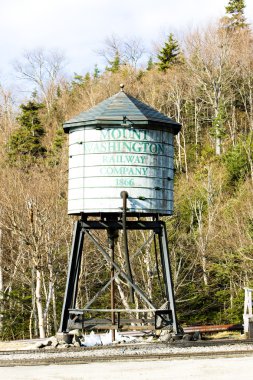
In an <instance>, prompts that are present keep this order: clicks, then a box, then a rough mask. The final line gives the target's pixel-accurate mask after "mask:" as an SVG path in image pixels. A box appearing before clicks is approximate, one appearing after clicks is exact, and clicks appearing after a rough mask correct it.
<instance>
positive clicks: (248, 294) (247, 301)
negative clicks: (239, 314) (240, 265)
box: [243, 288, 253, 334]
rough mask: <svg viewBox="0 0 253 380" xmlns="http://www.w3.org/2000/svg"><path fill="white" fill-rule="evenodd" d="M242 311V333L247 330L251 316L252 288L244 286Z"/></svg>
mask: <svg viewBox="0 0 253 380" xmlns="http://www.w3.org/2000/svg"><path fill="white" fill-rule="evenodd" d="M244 291H245V293H244V312H243V322H244V324H243V326H244V334H245V333H248V332H249V319H250V318H252V316H253V315H252V292H253V289H250V288H244Z"/></svg>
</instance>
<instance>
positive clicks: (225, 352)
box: [0, 340, 253, 367]
mask: <svg viewBox="0 0 253 380" xmlns="http://www.w3.org/2000/svg"><path fill="white" fill-rule="evenodd" d="M228 347H229V349H228ZM233 348H236V349H233ZM166 350H167V352H166ZM159 351H160V352H159ZM180 351H181V352H180ZM238 356H240V357H241V356H253V342H252V341H234V340H233V341H231V340H230V341H229V342H228V341H227V342H221V341H219V342H217V341H216V342H208V341H206V342H180V343H178V342H176V343H173V344H169V345H168V344H165V343H161V342H160V343H155V344H154V343H152V344H135V345H133V344H131V345H119V346H117V347H116V346H115V347H111V346H103V347H92V348H80V349H79V348H75V349H70V348H68V349H58V350H57V349H47V350H45V349H40V350H20V351H0V366H2V367H3V366H8V367H9V366H17V365H18V366H24V365H25V366H33V365H50V364H85V363H87V364H88V363H94V362H109V361H130V360H138V361H140V360H175V359H192V358H218V357H224V358H231V357H238Z"/></svg>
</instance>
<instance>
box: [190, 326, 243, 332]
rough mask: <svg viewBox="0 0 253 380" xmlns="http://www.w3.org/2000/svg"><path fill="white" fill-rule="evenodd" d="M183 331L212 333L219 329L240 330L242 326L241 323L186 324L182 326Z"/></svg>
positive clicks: (219, 330)
mask: <svg viewBox="0 0 253 380" xmlns="http://www.w3.org/2000/svg"><path fill="white" fill-rule="evenodd" d="M183 330H184V332H185V333H187V334H190V333H194V332H200V333H213V332H221V331H242V330H243V326H242V325H241V324H227V325H207V326H202V325H200V326H187V327H183Z"/></svg>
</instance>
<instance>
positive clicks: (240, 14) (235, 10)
mask: <svg viewBox="0 0 253 380" xmlns="http://www.w3.org/2000/svg"><path fill="white" fill-rule="evenodd" d="M245 7H246V6H245V2H244V0H229V2H228V5H227V6H226V7H225V9H226V13H227V15H228V18H229V21H230V22H229V27H230V28H232V29H238V28H245V27H246V26H247V23H246V19H245V16H244V9H245Z"/></svg>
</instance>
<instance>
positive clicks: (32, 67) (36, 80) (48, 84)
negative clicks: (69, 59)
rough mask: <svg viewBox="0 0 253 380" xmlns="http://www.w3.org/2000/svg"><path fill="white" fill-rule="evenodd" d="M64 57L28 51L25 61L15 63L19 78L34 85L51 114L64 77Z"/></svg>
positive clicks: (57, 53)
mask: <svg viewBox="0 0 253 380" xmlns="http://www.w3.org/2000/svg"><path fill="white" fill-rule="evenodd" d="M64 61H65V58H64V55H63V54H62V53H60V52H58V51H49V52H46V51H44V50H42V49H36V50H31V51H26V52H25V53H24V55H23V59H22V60H21V61H19V62H16V63H15V69H16V71H17V73H18V74H19V78H20V79H23V80H26V81H28V82H30V83H32V84H33V85H35V89H36V91H37V92H38V95H39V96H41V97H42V99H43V101H45V104H46V107H47V111H48V112H49V111H50V109H51V106H52V103H53V100H54V97H55V94H56V90H57V86H58V85H59V83H60V81H61V79H62V77H61V73H62V69H63V67H64Z"/></svg>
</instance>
